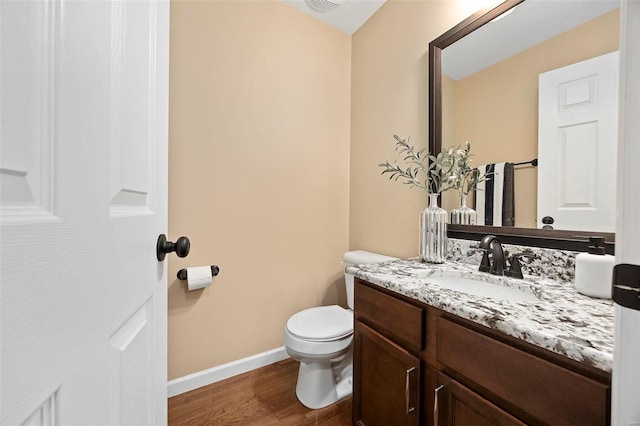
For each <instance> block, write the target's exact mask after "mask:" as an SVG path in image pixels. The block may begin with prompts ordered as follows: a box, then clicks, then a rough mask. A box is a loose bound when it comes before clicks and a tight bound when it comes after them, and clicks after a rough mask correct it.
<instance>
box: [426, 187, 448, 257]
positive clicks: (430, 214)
mask: <svg viewBox="0 0 640 426" xmlns="http://www.w3.org/2000/svg"><path fill="white" fill-rule="evenodd" d="M438 195H439V194H429V207H427V208H426V209H424V210H423V211H422V212H420V260H421V261H422V262H429V263H444V262H445V260H446V259H447V216H448V215H447V211H446V210H445V209H443V208H440V207H439V206H438Z"/></svg>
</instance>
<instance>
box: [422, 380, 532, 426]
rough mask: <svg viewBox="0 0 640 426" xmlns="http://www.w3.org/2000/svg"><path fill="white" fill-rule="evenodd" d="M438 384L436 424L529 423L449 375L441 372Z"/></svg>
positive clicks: (519, 425)
mask: <svg viewBox="0 0 640 426" xmlns="http://www.w3.org/2000/svg"><path fill="white" fill-rule="evenodd" d="M437 383H438V387H437V388H436V398H435V400H434V424H436V425H438V426H490V425H499V426H523V425H525V423H523V422H521V421H520V420H518V419H517V418H515V417H513V416H512V415H510V414H509V413H507V412H506V411H504V410H502V409H501V408H499V407H498V406H496V405H495V404H493V403H491V402H489V401H487V400H486V399H484V398H483V397H481V396H480V395H478V394H476V393H475V392H473V391H471V390H470V389H468V388H466V387H465V386H463V385H461V384H460V383H458V382H457V381H455V380H453V379H452V378H451V377H449V376H447V375H446V374H443V373H438V382H437Z"/></svg>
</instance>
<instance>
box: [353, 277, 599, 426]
mask: <svg viewBox="0 0 640 426" xmlns="http://www.w3.org/2000/svg"><path fill="white" fill-rule="evenodd" d="M610 400H611V375H610V374H609V373H606V372H604V371H601V370H598V369H596V368H594V367H592V366H589V365H585V364H581V363H579V362H577V361H573V360H570V359H568V358H566V357H563V356H561V355H558V354H554V353H552V352H550V351H547V350H545V349H542V348H539V347H537V346H534V345H531V344H529V343H526V342H523V341H521V340H519V339H516V338H514V337H510V336H507V335H505V334H503V333H500V332H497V331H495V330H491V329H489V328H487V327H483V326H480V325H478V324H475V323H472V322H471V321H468V320H465V319H462V318H460V317H457V316H454V315H451V314H448V313H446V312H443V311H441V310H439V309H437V308H434V307H431V306H428V305H425V304H423V303H421V302H419V301H416V300H413V299H410V298H407V297H404V296H402V295H399V294H396V293H394V292H391V291H390V290H386V289H381V288H380V287H377V286H375V285H372V284H369V283H366V282H364V281H362V280H358V279H356V284H355V326H354V393H353V421H354V423H355V424H357V425H366V426H372V425H385V426H386V425H405V424H408V425H417V424H420V425H438V426H442V425H447V426H449V425H457V426H482V425H549V424H552V425H554V426H555V425H581V426H582V425H608V424H609V423H610V421H611V420H610V412H611V408H610ZM436 401H437V403H436Z"/></svg>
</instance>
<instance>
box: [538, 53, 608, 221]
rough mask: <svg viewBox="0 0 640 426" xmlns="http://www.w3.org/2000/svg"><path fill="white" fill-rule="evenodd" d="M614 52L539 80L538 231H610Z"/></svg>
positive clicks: (552, 73)
mask: <svg viewBox="0 0 640 426" xmlns="http://www.w3.org/2000/svg"><path fill="white" fill-rule="evenodd" d="M618 68H619V67H618V52H613V53H609V54H606V55H603V56H599V57H596V58H593V59H589V60H586V61H583V62H579V63H577V64H573V65H569V66H566V67H563V68H558V69H556V70H553V71H549V72H546V73H543V74H540V79H539V103H538V110H539V111H538V160H539V161H538V218H537V221H538V227H540V228H541V227H543V226H544V225H545V224H546V222H547V221H549V220H548V219H547V220H543V219H544V218H552V219H553V225H552V226H553V228H555V229H567V230H589V231H602V232H614V231H615V216H616V214H615V206H616V198H615V195H616V194H615V190H613V188H615V187H616V172H615V170H616V145H617V140H618V139H617V135H618V133H617V130H618Z"/></svg>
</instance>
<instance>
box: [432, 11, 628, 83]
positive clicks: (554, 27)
mask: <svg viewBox="0 0 640 426" xmlns="http://www.w3.org/2000/svg"><path fill="white" fill-rule="evenodd" d="M619 6H620V1H619V0H526V1H524V2H523V3H520V4H519V5H518V6H516V7H515V8H514V9H512V10H513V13H510V14H509V15H506V16H505V17H504V18H503V19H499V20H494V21H492V22H489V23H487V24H486V25H484V26H483V27H482V28H480V29H478V30H476V31H474V32H472V33H471V34H469V35H468V36H466V37H464V38H462V39H460V40H459V41H457V42H456V43H454V44H452V45H451V46H448V47H447V48H445V49H444V50H443V51H442V72H443V74H444V75H447V76H449V77H451V78H453V79H454V80H459V79H462V78H465V77H467V76H469V75H471V74H473V73H475V72H478V71H480V70H482V69H484V68H486V67H488V66H491V65H494V64H496V63H498V62H500V61H502V60H503V59H506V58H508V57H510V56H513V55H515V54H516V53H518V52H521V51H522V50H525V49H528V48H529V47H532V46H535V45H536V44H539V43H541V42H543V41H545V40H547V39H550V38H551V37H554V36H556V35H558V34H560V33H562V32H565V31H567V30H569V29H571V28H574V27H576V26H577V25H580V24H582V23H584V22H587V21H589V20H591V19H593V18H595V17H597V16H600V15H602V14H603V13H606V12H608V11H610V10H613V9H615V8H616V7H619Z"/></svg>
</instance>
